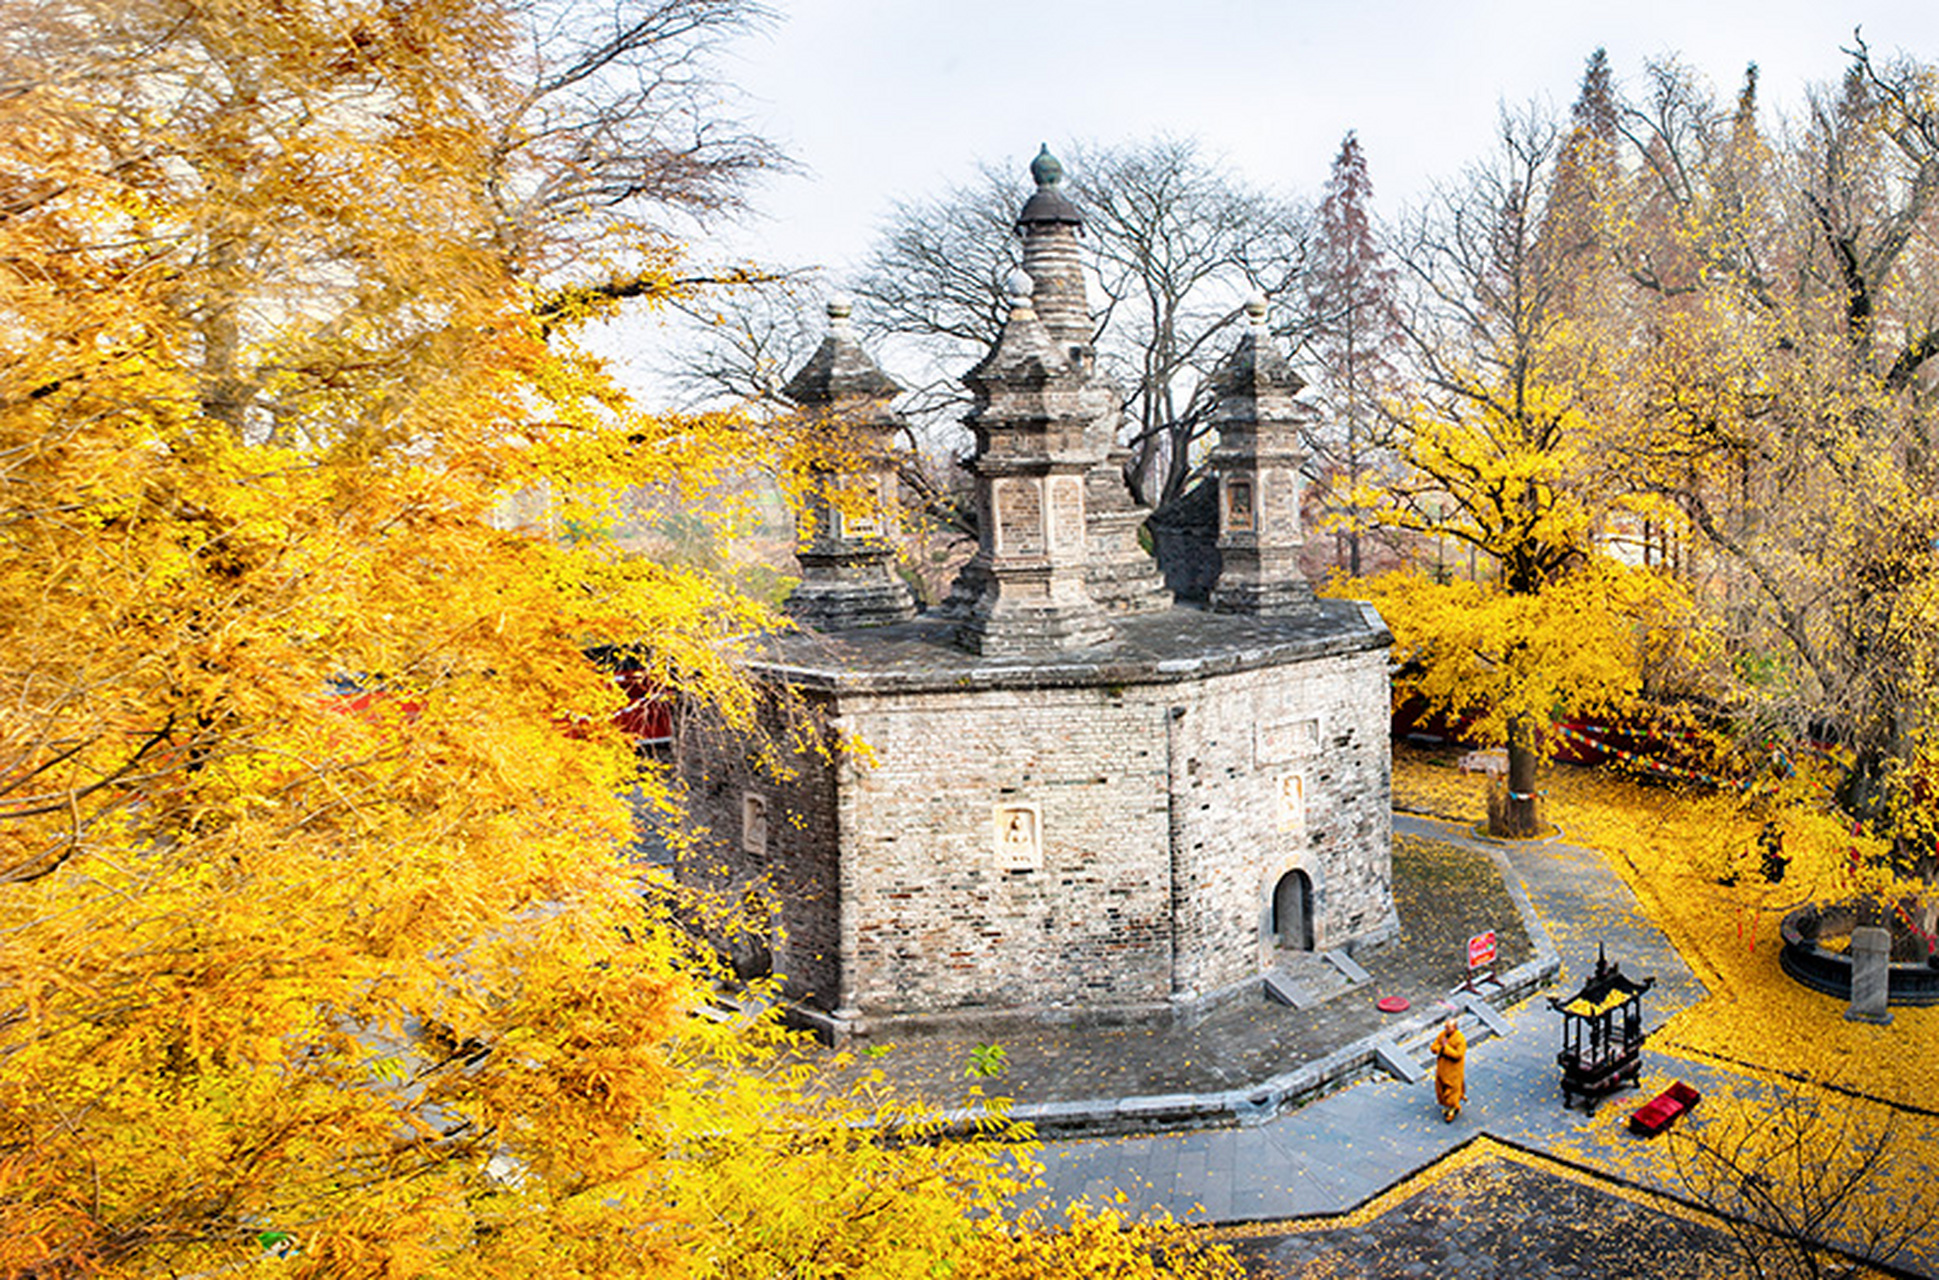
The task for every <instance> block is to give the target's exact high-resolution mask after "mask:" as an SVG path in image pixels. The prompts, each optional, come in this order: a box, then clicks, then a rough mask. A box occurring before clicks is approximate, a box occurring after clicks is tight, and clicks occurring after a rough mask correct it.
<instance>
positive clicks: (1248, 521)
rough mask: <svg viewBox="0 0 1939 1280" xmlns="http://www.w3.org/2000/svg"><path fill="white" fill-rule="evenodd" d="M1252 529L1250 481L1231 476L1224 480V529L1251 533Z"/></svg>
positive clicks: (1232, 531) (1230, 531)
mask: <svg viewBox="0 0 1939 1280" xmlns="http://www.w3.org/2000/svg"><path fill="white" fill-rule="evenodd" d="M1252 529H1253V519H1252V481H1251V480H1249V479H1246V478H1244V477H1240V476H1233V477H1231V478H1230V479H1228V480H1227V481H1226V482H1225V531H1226V532H1227V533H1251V532H1252Z"/></svg>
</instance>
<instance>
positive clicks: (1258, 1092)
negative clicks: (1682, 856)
mask: <svg viewBox="0 0 1939 1280" xmlns="http://www.w3.org/2000/svg"><path fill="white" fill-rule="evenodd" d="M1470 847H1472V848H1475V849H1477V850H1478V851H1480V852H1483V853H1486V854H1487V855H1488V856H1489V857H1490V858H1492V859H1493V860H1494V863H1495V866H1496V868H1497V869H1498V870H1499V871H1500V872H1501V880H1502V884H1503V886H1504V887H1505V888H1506V889H1507V890H1508V896H1509V898H1510V899H1511V900H1512V901H1513V902H1514V904H1515V913H1516V914H1517V915H1519V916H1520V917H1521V920H1522V930H1523V932H1525V933H1526V934H1527V935H1528V940H1529V944H1530V946H1531V947H1532V948H1533V950H1534V955H1533V956H1532V957H1530V958H1529V959H1528V960H1526V961H1524V962H1523V963H1521V964H1519V965H1517V966H1515V967H1514V968H1513V969H1510V970H1509V971H1508V972H1507V973H1505V974H1502V975H1501V976H1500V977H1499V978H1497V979H1496V981H1495V982H1494V983H1492V984H1489V985H1490V986H1491V987H1492V988H1493V989H1492V990H1491V991H1489V992H1488V993H1487V996H1486V998H1487V1000H1488V1003H1489V1004H1490V1005H1492V1006H1493V1007H1494V1008H1495V1009H1497V1010H1499V1011H1501V1012H1506V1011H1507V1010H1508V1009H1510V1008H1512V1007H1513V1006H1515V1005H1517V1004H1520V1003H1521V1002H1522V1001H1524V1000H1526V999H1528V998H1529V997H1530V996H1532V995H1534V994H1535V993H1536V992H1537V991H1540V990H1541V989H1543V988H1544V987H1546V986H1548V985H1549V984H1550V983H1552V982H1554V981H1555V979H1556V977H1557V975H1559V974H1560V973H1561V972H1562V957H1561V955H1560V954H1559V953H1558V952H1557V951H1556V949H1555V943H1554V941H1553V940H1552V939H1551V938H1550V937H1549V934H1548V929H1547V928H1546V927H1544V926H1543V924H1542V918H1541V916H1539V915H1538V914H1536V911H1535V905H1534V903H1533V902H1531V901H1530V900H1529V896H1528V888H1527V886H1526V885H1524V884H1523V883H1522V878H1521V876H1519V875H1518V874H1516V872H1515V869H1514V867H1513V866H1512V865H1511V864H1510V863H1509V861H1508V856H1507V853H1506V851H1505V850H1503V849H1502V848H1500V847H1498V846H1496V845H1495V844H1494V843H1493V842H1491V841H1482V840H1475V841H1471V842H1470ZM1462 994H1463V993H1461V992H1458V991H1456V992H1450V993H1448V995H1447V997H1446V998H1444V999H1443V1000H1442V1001H1440V1002H1439V1003H1438V1004H1437V1005H1436V1006H1435V1007H1434V1008H1432V1009H1428V1010H1423V1011H1421V1012H1419V1013H1416V1014H1414V1016H1412V1017H1410V1018H1405V1019H1401V1020H1398V1021H1395V1022H1391V1023H1388V1024H1387V1025H1385V1026H1383V1027H1382V1028H1381V1029H1380V1030H1379V1031H1376V1032H1374V1033H1373V1034H1371V1035H1366V1036H1362V1037H1361V1038H1360V1039H1358V1040H1355V1041H1353V1042H1352V1043H1351V1044H1348V1045H1345V1046H1343V1047H1341V1048H1339V1049H1335V1050H1334V1051H1333V1052H1332V1053H1329V1054H1327V1055H1326V1056H1325V1057H1323V1058H1320V1059H1318V1060H1316V1061H1313V1062H1309V1063H1307V1064H1305V1065H1304V1066H1300V1067H1295V1068H1294V1069H1292V1070H1290V1071H1282V1072H1280V1073H1279V1074H1277V1075H1274V1076H1269V1077H1268V1078H1266V1079H1265V1080H1262V1081H1259V1082H1258V1083H1257V1084H1253V1085H1249V1086H1247V1087H1245V1088H1240V1089H1222V1090H1217V1091H1214V1092H1208V1093H1163V1094H1151V1095H1146V1096H1139V1097H1130V1098H1083V1099H1075V1100H1072V1101H1069V1102H1026V1103H1019V1104H1017V1105H1015V1106H1012V1107H1010V1108H1009V1110H1008V1112H1007V1113H1006V1114H1007V1118H1008V1119H1009V1120H1010V1121H1011V1122H1012V1123H1025V1124H1029V1125H1030V1126H1031V1128H1032V1131H1033V1133H1034V1134H1035V1136H1037V1137H1040V1138H1071V1137H1115V1136H1123V1135H1127V1134H1137V1133H1155V1132H1160V1131H1163V1130H1168V1129H1210V1128H1233V1127H1239V1126H1248V1125H1257V1124H1264V1123H1265V1122H1267V1121H1268V1120H1271V1119H1272V1118H1273V1117H1274V1116H1277V1115H1279V1114H1280V1113H1281V1112H1284V1111H1291V1110H1294V1109H1296V1108H1298V1107H1300V1106H1303V1105H1305V1104H1306V1103H1308V1102H1312V1101H1314V1100H1316V1099H1318V1098H1321V1097H1324V1096H1325V1095H1327V1094H1329V1093H1334V1092H1337V1091H1338V1090H1340V1089H1344V1088H1346V1087H1347V1086H1348V1085H1351V1084H1355V1083H1358V1082H1359V1081H1360V1080H1362V1079H1365V1078H1367V1077H1369V1076H1371V1075H1373V1074H1374V1073H1375V1072H1377V1071H1380V1070H1382V1069H1383V1068H1381V1067H1380V1065H1379V1061H1378V1055H1379V1052H1380V1050H1381V1049H1382V1048H1383V1047H1386V1046H1389V1045H1404V1044H1405V1043H1406V1042H1407V1041H1409V1040H1412V1039H1416V1038H1425V1037H1426V1036H1427V1034H1428V1033H1429V1032H1430V1031H1431V1030H1432V1029H1433V1027H1434V1026H1435V1024H1437V1023H1438V1022H1440V1021H1441V1019H1442V1018H1444V1017H1446V1016H1447V1014H1448V1013H1449V1012H1450V1010H1451V1009H1453V1008H1456V1007H1458V1006H1457V1003H1456V1002H1457V1001H1458V1000H1459V999H1460V997H1461V995H1462ZM1483 1029H1484V1030H1485V1028H1483ZM994 1115H995V1112H993V1111H992V1109H991V1108H989V1107H987V1106H975V1107H957V1108H953V1109H951V1110H948V1111H944V1112H942V1113H941V1115H940V1116H939V1117H938V1119H939V1120H940V1121H941V1123H942V1133H941V1134H940V1135H939V1136H953V1137H969V1136H974V1135H982V1136H988V1135H989V1133H990V1127H989V1126H990V1121H991V1119H992V1118H993V1116H994Z"/></svg>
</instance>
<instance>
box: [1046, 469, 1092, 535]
mask: <svg viewBox="0 0 1939 1280" xmlns="http://www.w3.org/2000/svg"><path fill="white" fill-rule="evenodd" d="M1050 527H1051V530H1052V533H1051V541H1052V542H1053V543H1054V544H1055V545H1056V546H1057V547H1058V548H1060V549H1062V550H1066V551H1076V550H1082V549H1083V546H1084V481H1083V479H1082V478H1080V477H1078V476H1052V477H1051V478H1050Z"/></svg>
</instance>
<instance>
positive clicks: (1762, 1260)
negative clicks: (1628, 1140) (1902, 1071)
mask: <svg viewBox="0 0 1939 1280" xmlns="http://www.w3.org/2000/svg"><path fill="white" fill-rule="evenodd" d="M1708 1105H1709V1106H1710V1108H1711V1110H1710V1112H1709V1113H1706V1112H1705V1111H1704V1110H1703V1109H1702V1108H1699V1110H1698V1111H1697V1113H1696V1114H1695V1115H1694V1116H1693V1117H1692V1122H1690V1123H1688V1124H1686V1125H1685V1126H1684V1127H1682V1128H1678V1129H1675V1130H1672V1131H1671V1133H1670V1135H1669V1150H1670V1158H1671V1162H1672V1167H1673V1169H1674V1171H1675V1176H1676V1179H1677V1182H1678V1183H1679V1185H1680V1186H1681V1187H1682V1189H1683V1191H1684V1192H1685V1194H1687V1195H1688V1196H1689V1197H1690V1198H1691V1199H1692V1200H1694V1201H1696V1202H1697V1203H1698V1204H1700V1205H1702V1206H1703V1207H1704V1208H1705V1209H1708V1210H1709V1211H1710V1212H1712V1213H1714V1214H1716V1215H1717V1216H1718V1218H1719V1219H1721V1220H1722V1222H1723V1224H1724V1226H1725V1228H1726V1229H1727V1230H1728V1231H1729V1233H1730V1235H1731V1238H1732V1239H1733V1240H1734V1241H1735V1242H1736V1245H1737V1250H1738V1254H1739V1257H1740V1259H1741V1260H1742V1263H1743V1266H1744V1274H1746V1275H1748V1276H1750V1277H1752V1280H1821V1278H1822V1280H1833V1278H1844V1277H1857V1276H1860V1275H1866V1274H1870V1272H1868V1271H1867V1269H1866V1267H1865V1264H1866V1263H1890V1262H1893V1261H1894V1260H1895V1258H1896V1257H1897V1255H1898V1254H1899V1253H1900V1251H1902V1250H1903V1249H1905V1248H1906V1247H1907V1246H1908V1245H1911V1244H1913V1243H1915V1242H1917V1241H1920V1240H1922V1239H1924V1238H1925V1236H1926V1234H1927V1233H1928V1232H1929V1231H1930V1230H1931V1229H1932V1228H1933V1227H1934V1226H1935V1225H1939V1183H1935V1182H1934V1180H1933V1177H1932V1172H1931V1170H1930V1169H1928V1168H1927V1167H1926V1164H1925V1159H1924V1156H1925V1154H1926V1153H1927V1152H1929V1151H1930V1150H1931V1149H1932V1140H1933V1138H1934V1136H1935V1134H1934V1133H1933V1132H1932V1131H1931V1130H1932V1125H1931V1122H1930V1121H1929V1120H1921V1119H1918V1118H1915V1117H1908V1116H1907V1115H1906V1114H1905V1113H1903V1112H1900V1111H1897V1110H1895V1109H1893V1108H1891V1107H1887V1106H1883V1105H1880V1104H1877V1103H1872V1102H1869V1101H1865V1100H1862V1099H1853V1098H1847V1097H1843V1096H1840V1095H1839V1094H1837V1093H1828V1092H1825V1091H1823V1090H1819V1089H1809V1088H1805V1087H1799V1086H1773V1087H1771V1088H1769V1089H1768V1090H1759V1091H1757V1092H1756V1093H1754V1094H1752V1095H1751V1096H1749V1097H1745V1098H1731V1099H1729V1100H1728V1101H1727V1103H1726V1104H1725V1105H1723V1106H1721V1107H1720V1106H1718V1105H1717V1103H1716V1102H1715V1101H1713V1102H1711V1103H1709V1104H1708Z"/></svg>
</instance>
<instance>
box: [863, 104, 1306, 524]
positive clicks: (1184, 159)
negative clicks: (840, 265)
mask: <svg viewBox="0 0 1939 1280" xmlns="http://www.w3.org/2000/svg"><path fill="white" fill-rule="evenodd" d="M1065 160H1066V164H1065V171H1066V173H1068V174H1069V175H1070V179H1069V181H1070V193H1071V198H1072V199H1073V200H1074V201H1075V202H1076V204H1077V206H1078V208H1079V210H1080V212H1082V213H1083V215H1084V217H1085V224H1086V225H1085V238H1084V243H1085V246H1086V249H1087V252H1088V255H1089V261H1088V266H1089V268H1090V272H1091V275H1092V278H1093V280H1094V281H1095V282H1096V285H1097V292H1096V294H1095V295H1094V296H1093V297H1092V299H1091V304H1092V321H1093V325H1094V331H1095V343H1096V346H1097V349H1098V355H1099V362H1100V364H1101V366H1102V367H1104V368H1105V369H1106V370H1107V371H1108V372H1110V373H1111V374H1112V375H1113V376H1114V377H1115V378H1116V380H1117V382H1118V384H1119V386H1120V387H1121V389H1122V391H1121V394H1122V397H1123V406H1124V411H1125V414H1126V418H1127V426H1126V432H1125V435H1126V440H1125V443H1127V444H1129V445H1130V446H1131V448H1132V450H1133V461H1132V465H1131V476H1130V477H1129V479H1130V481H1131V482H1132V483H1133V485H1134V486H1135V487H1136V488H1137V489H1138V490H1139V491H1140V492H1141V494H1142V495H1143V496H1145V497H1146V498H1148V499H1151V500H1156V501H1164V500H1168V499H1170V498H1172V497H1174V496H1176V495H1177V494H1178V493H1180V492H1182V490H1183V489H1184V487H1185V484H1186V481H1187V479H1188V478H1189V477H1190V475H1191V472H1192V467H1193V463H1194V461H1195V458H1194V454H1193V444H1194V442H1195V441H1196V440H1197V438H1198V436H1199V435H1200V434H1201V432H1202V431H1203V430H1204V426H1205V410H1206V408H1207V406H1206V404H1205V403H1204V399H1203V396H1202V394H1201V384H1202V381H1203V375H1204V374H1205V373H1206V372H1208V371H1209V370H1210V368H1211V367H1212V365H1213V364H1214V363H1215V362H1216V360H1217V358H1218V357H1219V356H1220V355H1222V354H1223V352H1224V348H1225V345H1226V343H1225V341H1224V339H1225V338H1227V337H1229V336H1230V335H1231V333H1232V332H1233V329H1232V326H1233V325H1234V324H1235V323H1236V321H1237V320H1238V318H1239V316H1240V314H1241V312H1242V307H1243V303H1244V300H1245V298H1246V297H1247V296H1248V295H1249V294H1251V293H1253V292H1263V293H1265V294H1266V295H1267V296H1268V298H1269V299H1270V300H1272V301H1274V302H1275V303H1276V304H1277V311H1276V319H1278V320H1279V321H1280V322H1281V327H1282V328H1283V329H1286V330H1288V331H1296V330H1297V329H1298V328H1299V327H1300V326H1299V323H1298V319H1297V318H1298V317H1300V316H1301V315H1303V313H1304V308H1303V305H1302V303H1301V300H1300V299H1299V298H1298V296H1297V293H1296V285H1297V283H1298V280H1299V273H1300V271H1301V269H1302V266H1303V263H1304V255H1305V242H1306V234H1307V215H1306V212H1305V211H1304V210H1303V209H1302V208H1300V207H1299V206H1297V205H1295V204H1293V203H1292V202H1290V201H1287V200H1283V199H1279V198H1277V197H1273V196H1270V195H1267V194H1265V193H1262V192H1259V191H1256V190H1253V189H1251V188H1250V187H1248V186H1247V185H1246V184H1244V183H1243V182H1241V181H1240V180H1239V179H1238V178H1236V177H1234V176H1233V175H1231V174H1230V173H1228V172H1226V171H1225V170H1224V169H1222V168H1221V167H1220V166H1218V165H1217V164H1215V163H1213V162H1212V161H1210V160H1208V159H1207V158H1206V157H1205V156H1204V155H1203V154H1202V152H1201V151H1200V149H1199V147H1198V146H1197V144H1195V143H1192V142H1189V141H1180V140H1174V139H1158V140H1155V141H1152V142H1146V143H1141V144H1136V145H1131V146H1125V147H1087V146H1075V147H1071V148H1069V149H1067V152H1066V156H1065ZM1027 194H1028V187H1027V181H1026V180H1025V179H1024V176H1023V172H1022V166H1021V165H1017V166H1006V167H1003V168H998V167H995V166H991V165H984V166H982V167H981V168H980V169H979V171H978V174H977V177H976V178H975V179H974V180H973V181H971V182H969V183H967V184H964V185H961V186H957V187H954V188H952V189H950V190H948V191H946V192H944V193H943V194H941V195H940V196H937V197H934V198H929V199H920V200H908V201H903V202H900V203H898V204H897V205H895V206H894V207H893V209H892V211H891V214H890V217H889V219H888V221H887V224H886V226H885V229H884V232H883V236H882V239H881V240H880V241H879V242H878V244H877V245H876V248H875V250H874V252H873V253H872V254H871V256H870V258H869V259H868V261H867V263H866V264H865V266H864V269H863V271H862V273H861V275H860V277H859V278H858V279H857V281H856V286H855V288H856V293H857V294H858V295H859V296H860V297H861V298H863V299H864V300H865V301H866V304H867V306H866V309H865V311H864V312H863V315H864V316H865V323H866V324H867V325H869V326H872V327H873V328H874V329H875V330H876V331H877V332H881V333H893V334H897V335H902V336H904V337H908V338H913V339H917V340H919V341H921V342H922V343H923V344H924V346H925V348H926V351H927V353H928V354H929V355H930V356H931V358H932V360H933V361H934V362H935V364H936V365H937V366H938V367H939V368H948V367H953V368H954V369H955V370H956V371H957V372H960V369H961V367H962V366H963V365H964V364H965V363H966V362H967V361H969V360H973V359H975V358H976V356H977V355H979V354H980V353H981V351H982V349H983V348H985V347H987V346H988V344H989V343H990V342H991V341H993V340H994V338H995V336H996V333H997V330H998V329H999V328H1000V326H1001V322H1002V316H1003V314H1004V309H1003V296H1004V295H1003V281H1004V279H1005V278H1006V276H1007V275H1008V274H1009V272H1010V271H1011V270H1012V269H1013V268H1015V267H1016V266H1018V265H1020V264H1021V261H1022V254H1021V246H1020V244H1019V243H1018V241H1017V240H1016V237H1015V234H1014V224H1015V220H1016V214H1017V210H1018V208H1019V207H1020V206H1021V205H1022V203H1023V199H1024V197H1025V196H1026V195H1027ZM935 390H936V388H931V394H932V395H933V394H934V392H935Z"/></svg>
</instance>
